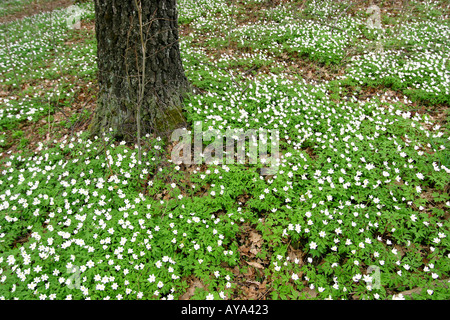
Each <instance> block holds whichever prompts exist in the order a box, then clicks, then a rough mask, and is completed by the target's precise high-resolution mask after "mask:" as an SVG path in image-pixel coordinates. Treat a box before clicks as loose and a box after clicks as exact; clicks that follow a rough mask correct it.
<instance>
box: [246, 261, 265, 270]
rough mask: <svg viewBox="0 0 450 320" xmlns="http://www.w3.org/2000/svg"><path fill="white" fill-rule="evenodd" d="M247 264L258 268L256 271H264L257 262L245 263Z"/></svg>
mask: <svg viewBox="0 0 450 320" xmlns="http://www.w3.org/2000/svg"><path fill="white" fill-rule="evenodd" d="M246 262H247V264H249V265H251V266H252V267H255V268H258V269H264V267H263V266H262V265H261V264H260V263H258V262H254V261H246Z"/></svg>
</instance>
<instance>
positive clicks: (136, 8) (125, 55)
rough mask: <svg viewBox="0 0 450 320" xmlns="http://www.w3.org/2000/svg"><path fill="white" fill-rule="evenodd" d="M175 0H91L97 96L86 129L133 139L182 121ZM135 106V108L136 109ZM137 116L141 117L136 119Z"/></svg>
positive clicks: (184, 82)
mask: <svg viewBox="0 0 450 320" xmlns="http://www.w3.org/2000/svg"><path fill="white" fill-rule="evenodd" d="M177 19H178V17H177V10H176V0H95V21H96V25H95V29H96V37H97V64H98V71H99V74H98V83H99V89H100V91H99V96H98V100H97V108H96V111H95V115H94V118H93V121H92V123H91V126H90V131H91V133H92V134H93V135H98V134H100V133H101V132H108V131H109V130H110V129H112V130H113V131H114V135H115V136H116V137H120V138H122V139H125V140H128V141H130V140H131V141H133V140H135V138H136V136H137V129H138V120H140V121H139V123H140V130H141V132H140V134H146V133H157V134H159V135H166V134H169V133H170V132H172V131H173V130H174V129H176V128H178V127H181V126H184V125H185V118H184V116H183V114H182V101H183V96H184V94H185V93H187V92H188V91H189V90H190V89H189V84H188V81H187V78H186V76H185V74H184V69H183V65H182V61H181V57H180V47H179V43H178V39H179V38H178V20H177ZM138 109H139V110H138ZM138 118H140V119H138Z"/></svg>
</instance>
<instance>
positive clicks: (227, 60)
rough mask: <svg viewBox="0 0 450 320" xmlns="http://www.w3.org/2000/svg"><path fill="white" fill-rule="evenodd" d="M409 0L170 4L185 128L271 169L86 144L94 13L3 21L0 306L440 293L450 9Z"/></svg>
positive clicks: (149, 143)
mask: <svg viewBox="0 0 450 320" xmlns="http://www.w3.org/2000/svg"><path fill="white" fill-rule="evenodd" d="M16 2H17V7H20V5H25V4H26V3H27V2H26V1H22V0H21V2H20V1H16ZM401 4H402V2H401V1H400V2H399V1H380V3H378V5H379V6H380V7H381V17H380V18H381V22H382V26H383V29H381V30H380V29H376V28H371V27H369V26H368V25H367V18H368V17H369V16H370V13H369V14H368V13H367V7H368V4H367V2H365V1H360V2H356V1H355V2H336V1H290V2H289V1H287V2H286V1H266V0H240V1H238V0H235V1H226V0H214V1H210V0H198V1H195V3H194V2H193V1H188V0H180V1H179V3H178V6H179V9H178V10H179V23H180V34H181V35H180V37H181V39H180V46H181V51H182V58H183V64H184V68H185V71H186V75H187V76H188V78H189V81H190V83H191V84H192V85H193V87H194V91H193V93H192V94H191V95H190V96H189V97H188V98H187V99H186V101H185V102H184V103H185V114H186V117H187V119H188V122H189V124H190V127H189V128H187V130H191V129H192V127H193V126H194V125H195V124H197V123H201V124H202V126H203V128H209V129H210V130H214V132H215V133H216V134H217V135H225V133H226V130H227V129H240V130H242V131H245V130H250V129H255V130H260V129H265V130H277V131H278V133H279V143H280V154H279V155H278V156H279V159H280V166H279V168H278V171H277V172H276V173H274V174H272V175H268V176H267V175H266V176H263V175H261V168H262V167H263V166H264V163H263V162H261V161H259V162H258V163H255V164H251V163H244V164H237V163H236V164H229V163H215V164H209V165H207V164H205V163H202V164H193V165H186V164H178V163H176V162H174V161H172V159H171V157H170V156H171V153H170V152H171V150H172V149H173V147H174V145H175V144H174V143H173V142H168V141H164V139H161V138H160V137H156V136H155V137H154V136H150V135H148V136H146V137H143V139H142V140H143V141H142V145H141V146H137V145H135V144H128V143H126V142H125V141H115V140H113V139H112V136H111V133H110V132H109V131H106V132H105V133H103V134H102V135H99V136H95V137H90V136H89V134H88V130H87V129H88V124H89V120H90V118H91V116H92V112H93V110H94V109H95V95H96V72H97V66H96V42H95V34H94V28H93V24H94V12H93V5H92V3H90V2H87V3H83V4H79V7H80V8H82V9H83V10H84V11H83V12H84V13H83V16H82V28H81V29H80V30H72V29H70V27H69V26H68V25H67V23H66V18H67V16H68V15H69V12H68V10H67V9H65V8H60V9H58V10H54V11H51V12H42V13H39V14H36V15H34V16H31V17H25V18H23V19H20V20H12V21H10V22H5V23H3V24H0V32H1V33H0V42H1V43H2V46H1V47H0V75H1V76H0V153H1V155H0V158H1V163H0V166H1V168H0V177H1V178H0V298H1V299H11V300H12V299H41V300H47V299H50V300H62V299H74V300H75V299H92V300H95V299H113V300H115V299H118V300H121V299H130V300H132V299H158V300H160V299H167V300H173V299H219V300H223V299H228V300H235V299H260V300H262V299H283V300H289V299H319V300H323V299H354V300H361V299H367V300H385V299H386V300H392V299H416V300H442V299H449V298H450V295H449V290H448V286H449V277H450V263H449V259H450V250H449V249H450V243H449V220H448V219H449V207H450V197H449V195H448V194H449V182H450V162H449V159H450V152H449V148H450V143H449V139H450V136H449V114H448V106H449V103H450V101H449V96H450V95H449V79H450V64H449V60H448V47H449V46H448V39H449V30H450V23H449V20H448V18H449V9H450V8H449V6H448V4H447V3H446V2H445V1H424V2H422V1H420V2H419V1H409V2H408V6H406V7H405V6H401ZM425 9H426V10H425ZM139 148H141V150H142V159H141V160H139V157H138V154H139V153H138V149H139Z"/></svg>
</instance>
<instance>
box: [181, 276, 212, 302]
mask: <svg viewBox="0 0 450 320" xmlns="http://www.w3.org/2000/svg"><path fill="white" fill-rule="evenodd" d="M197 288H203V289H206V287H205V286H204V285H203V283H202V282H201V281H200V280H199V279H197V278H194V279H193V280H192V282H191V285H190V287H189V288H188V289H187V290H186V292H185V293H184V294H183V295H182V296H180V300H189V299H190V298H191V297H192V296H193V295H194V293H195V290H196V289H197Z"/></svg>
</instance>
